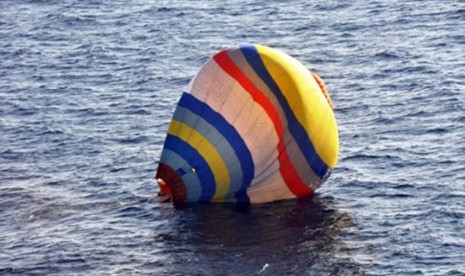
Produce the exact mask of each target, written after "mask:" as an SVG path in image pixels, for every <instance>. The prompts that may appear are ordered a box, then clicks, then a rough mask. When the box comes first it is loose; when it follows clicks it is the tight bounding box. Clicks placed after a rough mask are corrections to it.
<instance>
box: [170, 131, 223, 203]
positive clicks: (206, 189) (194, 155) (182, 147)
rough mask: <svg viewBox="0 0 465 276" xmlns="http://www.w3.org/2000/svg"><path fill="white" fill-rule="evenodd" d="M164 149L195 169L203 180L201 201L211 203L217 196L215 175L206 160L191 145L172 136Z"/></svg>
mask: <svg viewBox="0 0 465 276" xmlns="http://www.w3.org/2000/svg"><path fill="white" fill-rule="evenodd" d="M164 147H165V148H166V149H168V150H171V151H173V152H175V153H176V154H178V155H179V156H181V157H182V158H183V159H184V160H186V161H187V163H189V165H190V166H191V167H193V168H195V170H196V172H195V173H196V174H197V175H198V177H199V179H200V180H201V185H202V194H201V196H200V198H199V201H210V200H211V199H212V197H213V195H214V194H215V190H216V185H215V178H214V176H213V173H212V171H211V169H210V167H209V166H208V163H207V162H206V161H205V159H204V158H203V157H202V156H201V155H200V154H199V153H198V152H197V150H196V149H194V148H193V147H192V146H191V145H189V144H188V143H186V142H184V141H183V140H182V139H180V138H178V137H176V136H173V135H170V134H168V136H167V137H166V141H165V146H164ZM168 164H169V163H168ZM174 169H176V168H174Z"/></svg>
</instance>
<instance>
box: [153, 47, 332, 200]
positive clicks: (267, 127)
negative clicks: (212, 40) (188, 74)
mask: <svg viewBox="0 0 465 276" xmlns="http://www.w3.org/2000/svg"><path fill="white" fill-rule="evenodd" d="M338 143H339V142H338V131H337V125H336V120H335V117H334V113H333V110H332V103H331V100H330V99H329V96H328V95H327V93H326V89H325V87H324V84H323V81H322V80H321V79H320V78H319V77H318V76H316V74H314V73H312V72H310V71H309V70H308V69H307V68H306V67H305V66H303V65H302V64H301V63H300V62H299V61H297V60H296V59H294V58H292V57H290V56H289V55H287V54H285V53H283V52H281V51H279V50H276V49H272V48H269V47H266V46H262V45H241V46H240V47H236V48H230V49H225V50H222V51H220V52H218V53H217V54H215V55H214V56H213V57H212V58H211V59H209V60H208V61H207V62H206V63H205V64H204V65H203V66H202V68H201V69H200V70H199V72H198V73H197V75H196V76H195V77H194V78H193V79H192V80H191V82H190V83H189V85H188V87H187V88H186V90H185V91H184V93H183V94H182V96H181V99H180V100H179V103H178V104H177V107H176V110H175V112H174V115H173V118H172V120H171V122H170V126H169V129H168V134H167V137H166V140H165V143H164V147H163V150H162V155H161V159H160V163H159V166H158V169H157V174H156V177H157V178H159V179H162V180H163V181H164V182H166V185H167V186H168V187H169V190H170V192H171V199H172V201H173V202H174V203H175V204H176V203H183V202H197V201H211V202H241V203H262V202H269V201H275V200H280V199H287V198H294V197H302V196H307V195H310V194H312V193H313V191H314V190H315V189H316V188H318V187H319V186H320V185H321V184H322V183H323V182H324V181H325V180H326V179H327V177H328V176H329V175H330V173H331V171H332V170H333V169H334V167H335V165H336V162H337V155H338Z"/></svg>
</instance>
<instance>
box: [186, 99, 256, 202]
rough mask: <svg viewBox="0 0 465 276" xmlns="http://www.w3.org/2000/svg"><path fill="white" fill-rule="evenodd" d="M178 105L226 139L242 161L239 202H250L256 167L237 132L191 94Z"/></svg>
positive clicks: (219, 115) (220, 116) (237, 196)
mask: <svg viewBox="0 0 465 276" xmlns="http://www.w3.org/2000/svg"><path fill="white" fill-rule="evenodd" d="M178 105H179V106H182V107H184V108H186V109H188V110H190V111H191V112H193V113H195V114H197V115H198V116H200V117H201V118H203V119H204V120H205V121H207V122H208V123H209V124H210V125H212V126H213V127H214V128H215V129H216V130H217V131H218V132H219V133H221V135H222V136H223V137H225V138H226V140H227V141H228V143H229V144H230V145H231V147H232V148H233V149H234V152H235V154H236V156H237V158H238V159H239V160H240V164H241V169H242V172H243V178H242V184H241V187H240V190H239V191H238V192H237V193H236V198H237V202H249V198H248V197H247V193H246V190H247V188H248V187H249V186H250V183H251V182H252V179H253V177H254V170H255V166H254V163H253V159H252V155H251V154H250V151H249V149H248V148H247V146H246V144H245V142H244V140H243V139H242V137H241V136H240V135H239V133H238V132H237V130H236V129H235V128H234V126H232V125H231V124H230V123H228V121H226V119H225V118H224V117H223V116H222V115H221V114H219V113H217V112H216V111H214V110H213V109H212V108H211V107H210V106H208V105H207V104H206V103H204V102H202V101H200V100H198V99H197V98H195V97H194V96H193V95H191V94H189V93H183V95H182V97H181V99H180V100H179V103H178Z"/></svg>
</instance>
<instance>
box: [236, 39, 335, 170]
mask: <svg viewBox="0 0 465 276" xmlns="http://www.w3.org/2000/svg"><path fill="white" fill-rule="evenodd" d="M240 50H241V51H242V53H243V55H244V56H245V58H246V60H247V62H248V63H249V64H250V66H251V67H252V68H253V69H254V70H255V72H256V73H257V75H258V76H259V77H260V78H261V79H262V80H263V81H264V82H265V84H266V85H267V86H268V88H269V89H270V90H271V91H272V92H273V94H274V95H275V96H276V98H277V100H278V102H279V104H280V105H281V107H282V109H283V111H284V114H285V115H286V119H287V121H288V127H289V130H290V132H291V134H292V136H293V137H294V140H295V141H296V143H297V145H298V146H299V148H300V150H301V151H302V152H303V154H304V156H305V159H306V160H307V163H308V164H309V165H310V167H311V168H312V170H313V171H314V172H315V174H316V175H317V176H318V177H319V178H320V179H323V178H324V177H325V174H326V172H327V171H328V166H327V165H326V164H325V163H324V162H323V160H321V158H320V156H319V155H318V154H317V153H316V151H315V148H314V147H313V144H312V142H311V141H310V138H309V137H308V134H307V132H306V131H305V128H304V127H303V126H302V125H301V124H300V123H299V121H298V120H297V118H296V117H295V114H294V112H293V111H292V109H291V107H290V106H289V103H288V102H287V100H286V98H285V97H284V95H283V94H282V93H281V90H280V89H279V87H278V85H277V84H276V83H275V81H274V80H273V78H272V77H271V75H270V73H268V70H267V69H266V67H265V65H264V64H263V61H262V58H261V57H260V54H259V53H258V51H257V49H256V48H255V46H253V45H249V44H243V45H241V46H240Z"/></svg>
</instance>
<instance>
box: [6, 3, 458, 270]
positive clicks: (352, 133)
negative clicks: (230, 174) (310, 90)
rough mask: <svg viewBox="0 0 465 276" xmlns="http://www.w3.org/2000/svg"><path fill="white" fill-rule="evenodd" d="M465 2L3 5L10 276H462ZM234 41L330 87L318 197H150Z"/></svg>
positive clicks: (7, 248)
mask: <svg viewBox="0 0 465 276" xmlns="http://www.w3.org/2000/svg"><path fill="white" fill-rule="evenodd" d="M464 30H465V1H454V0H450V1H436V0H426V1H392V0H379V1H374V0H369V1H326V0H324V1H323V0H319V1H303V0H300V1H288V2H287V1H274V0H272V1H264V0H259V1H245V0H232V1H219V0H212V1H181V0H173V1H167V0H166V1H163V0H161V1H145V0H133V1H109V0H100V1H98V0H79V1H78V0H60V1H58V0H50V1H48V0H42V1H38V0H34V1H33V0H29V1H27V0H22V1H18V0H2V1H1V2H0V275H12V274H20V275H289V274H294V275H465V32H464ZM240 43H260V44H265V45H268V46H272V47H275V48H278V49H281V50H283V51H285V52H287V53H288V54H290V55H292V56H294V57H296V58H297V59H299V60H300V61H301V62H302V63H304V64H305V65H306V66H308V67H309V68H311V69H313V70H315V71H316V72H317V73H318V74H319V75H320V76H321V77H322V78H323V79H324V80H325V81H326V83H327V85H328V90H329V93H330V94H331V96H332V99H333V102H334V104H335V114H336V118H337V121H338V125H339V131H340V155H339V163H338V165H337V169H336V170H335V171H334V172H333V174H332V176H331V177H330V178H329V180H328V182H326V183H325V184H324V185H323V186H322V188H320V189H319V190H318V191H317V193H316V195H315V196H314V197H313V198H307V199H302V200H289V201H283V202H277V203H270V204H264V205H253V206H250V207H237V206H233V205H221V204H193V205H188V206H185V207H182V208H178V209H176V208H174V207H173V206H171V205H170V204H161V203H159V202H157V201H156V200H155V199H154V195H155V194H156V193H157V192H158V188H157V187H155V182H154V179H153V177H154V173H155V169H156V167H157V164H158V160H159V158H160V153H161V149H162V145H163V142H164V138H165V135H166V134H165V133H166V131H167V127H168V123H169V120H170V118H171V115H172V112H173V110H174V107H175V105H176V103H177V101H178V99H179V97H180V95H181V93H182V91H183V89H184V88H185V86H186V85H187V83H188V82H189V80H190V79H191V78H192V77H193V75H194V74H195V73H196V71H197V70H198V69H199V68H200V66H201V65H202V64H203V63H204V62H205V61H206V60H207V59H208V58H209V57H210V56H212V55H213V54H214V53H215V52H217V51H219V50H221V49H222V48H224V47H231V46H235V45H238V44H240Z"/></svg>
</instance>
